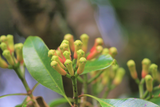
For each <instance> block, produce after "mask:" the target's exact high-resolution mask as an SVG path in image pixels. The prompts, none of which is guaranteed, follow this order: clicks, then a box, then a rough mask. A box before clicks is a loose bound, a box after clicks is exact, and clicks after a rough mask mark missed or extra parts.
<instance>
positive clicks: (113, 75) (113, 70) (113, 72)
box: [109, 65, 119, 79]
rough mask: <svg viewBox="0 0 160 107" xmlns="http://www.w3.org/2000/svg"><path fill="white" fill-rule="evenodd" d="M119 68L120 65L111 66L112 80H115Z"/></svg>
mask: <svg viewBox="0 0 160 107" xmlns="http://www.w3.org/2000/svg"><path fill="white" fill-rule="evenodd" d="M118 68H119V66H118V65H112V66H111V70H110V74H109V76H110V78H112V79H113V78H114V77H115V75H116V72H117V70H118Z"/></svg>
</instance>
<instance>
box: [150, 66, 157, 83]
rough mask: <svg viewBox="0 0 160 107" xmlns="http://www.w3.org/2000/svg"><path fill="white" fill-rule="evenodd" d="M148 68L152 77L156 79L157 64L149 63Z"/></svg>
mask: <svg viewBox="0 0 160 107" xmlns="http://www.w3.org/2000/svg"><path fill="white" fill-rule="evenodd" d="M149 70H150V71H151V73H152V76H153V79H155V80H158V66H157V65H156V64H151V65H150V67H149Z"/></svg>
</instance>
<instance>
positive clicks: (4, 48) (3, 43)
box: [1, 42, 7, 51]
mask: <svg viewBox="0 0 160 107" xmlns="http://www.w3.org/2000/svg"><path fill="white" fill-rule="evenodd" d="M1 49H2V51H4V50H7V44H6V43H5V42H2V43H1Z"/></svg>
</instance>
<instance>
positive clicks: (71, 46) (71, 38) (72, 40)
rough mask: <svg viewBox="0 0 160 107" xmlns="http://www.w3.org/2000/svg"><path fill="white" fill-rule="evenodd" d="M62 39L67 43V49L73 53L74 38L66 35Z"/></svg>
mask: <svg viewBox="0 0 160 107" xmlns="http://www.w3.org/2000/svg"><path fill="white" fill-rule="evenodd" d="M64 39H65V40H68V41H69V47H70V49H71V50H72V51H73V52H74V38H73V36H72V35H71V34H66V35H65V36H64Z"/></svg>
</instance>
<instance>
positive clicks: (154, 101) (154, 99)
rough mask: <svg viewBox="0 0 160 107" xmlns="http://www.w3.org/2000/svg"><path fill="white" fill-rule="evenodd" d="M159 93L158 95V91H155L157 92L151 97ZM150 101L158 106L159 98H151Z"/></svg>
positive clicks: (159, 103) (159, 91)
mask: <svg viewBox="0 0 160 107" xmlns="http://www.w3.org/2000/svg"><path fill="white" fill-rule="evenodd" d="M159 93H160V90H157V91H155V92H153V95H154V96H156V95H159ZM150 101H151V102H153V103H155V104H157V105H159V106H160V97H159V98H153V99H151V100H150Z"/></svg>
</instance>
